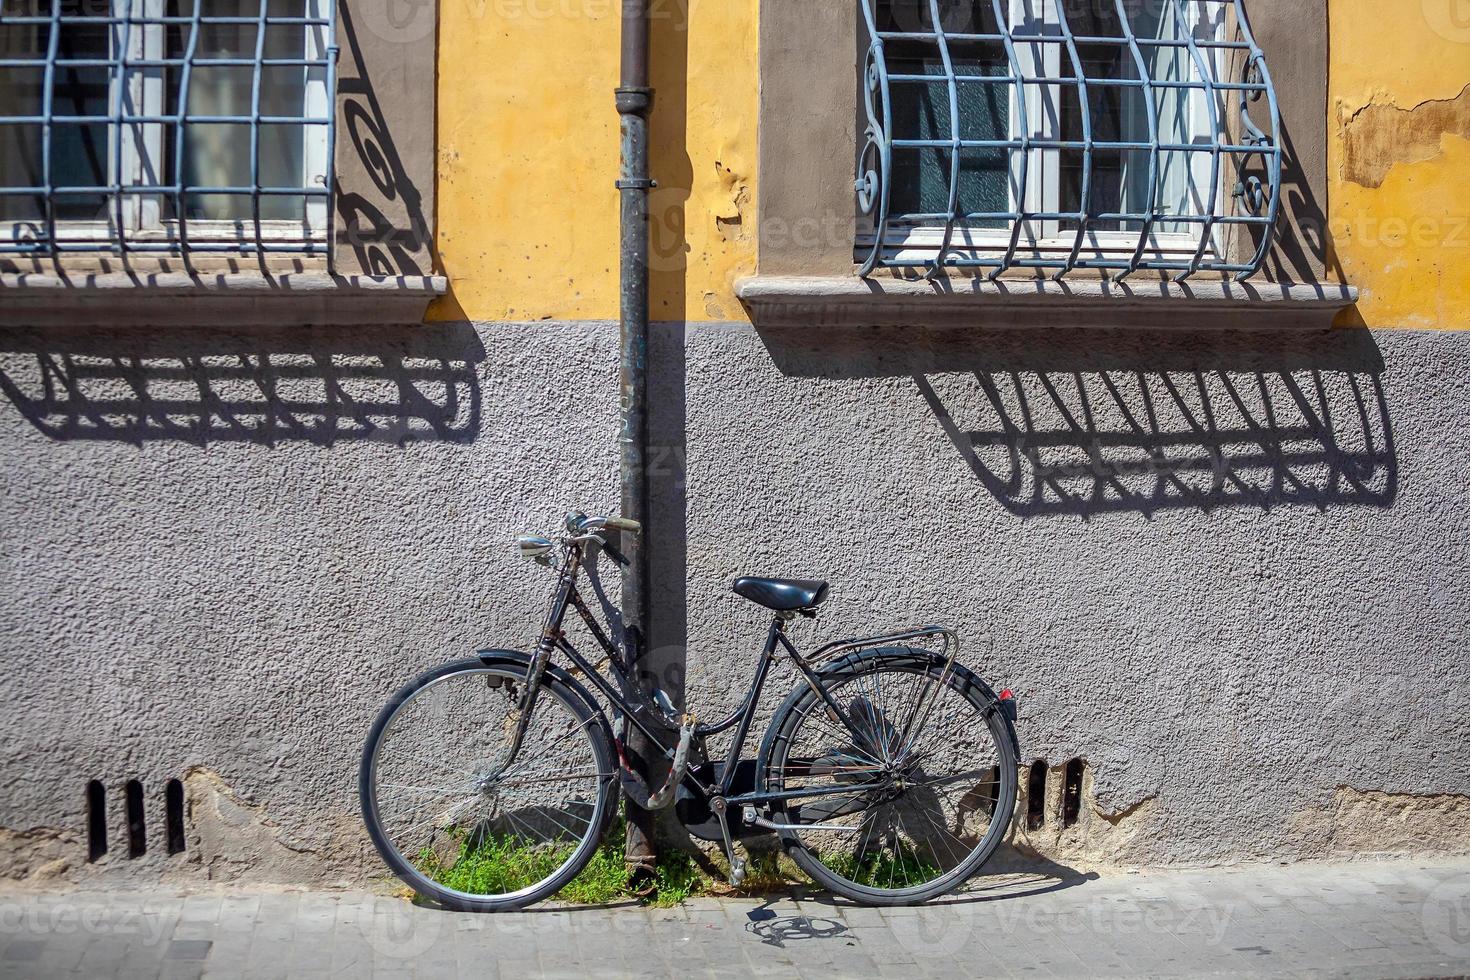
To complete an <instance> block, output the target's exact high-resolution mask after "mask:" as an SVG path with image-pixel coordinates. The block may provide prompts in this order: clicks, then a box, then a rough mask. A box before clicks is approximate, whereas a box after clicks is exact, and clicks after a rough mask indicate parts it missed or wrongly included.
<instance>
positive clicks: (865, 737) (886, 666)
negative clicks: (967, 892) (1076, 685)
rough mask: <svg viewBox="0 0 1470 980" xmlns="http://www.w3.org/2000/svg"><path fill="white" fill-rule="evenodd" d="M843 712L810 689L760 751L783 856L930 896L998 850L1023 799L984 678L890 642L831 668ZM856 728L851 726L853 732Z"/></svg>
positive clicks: (862, 888)
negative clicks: (834, 710) (779, 827)
mask: <svg viewBox="0 0 1470 980" xmlns="http://www.w3.org/2000/svg"><path fill="white" fill-rule="evenodd" d="M821 678H822V685H823V687H824V688H825V689H826V690H827V691H828V692H829V693H830V694H831V696H832V698H833V700H834V701H836V703H837V704H838V705H840V706H841V707H842V709H843V716H844V717H843V718H835V717H833V716H832V715H833V714H835V713H832V712H831V710H830V708H829V707H828V705H827V703H826V701H825V700H824V699H822V698H820V697H818V696H817V694H816V692H815V691H813V690H812V689H811V688H810V687H807V686H802V687H800V688H798V689H797V690H795V691H793V692H792V694H791V696H790V697H789V698H787V699H786V702H785V703H784V704H783V705H782V706H781V708H780V709H779V710H778V711H777V713H776V717H775V718H774V719H773V720H772V722H771V727H770V730H769V731H768V733H767V735H766V738H765V741H764V744H763V745H762V748H761V783H760V785H762V786H763V787H764V789H765V791H766V792H769V793H775V794H782V796H781V798H779V799H778V801H777V802H775V803H773V804H772V805H771V808H772V815H773V817H774V819H775V821H776V822H777V823H780V824H786V825H789V826H792V827H794V828H795V829H791V830H784V831H781V839H782V843H783V845H784V846H785V848H786V850H787V853H789V854H790V855H791V857H792V858H793V859H794V860H795V861H796V863H797V864H798V865H800V866H801V868H802V870H803V871H805V872H806V873H807V874H809V875H810V876H811V877H812V879H813V880H814V881H816V882H817V883H818V884H820V885H823V886H825V887H827V888H830V889H832V890H833V891H834V892H837V893H838V894H840V895H844V896H846V897H848V898H850V899H853V900H854V901H858V902H863V903H865V904H872V905H907V904H912V903H917V902H924V901H927V900H929V899H931V898H936V897H938V896H940V895H943V894H945V893H947V892H950V891H953V890H955V889H956V888H959V887H960V886H961V885H963V884H964V883H965V882H966V881H967V880H969V878H970V877H971V876H973V875H974V874H975V872H976V871H978V870H979V868H980V866H981V865H982V864H984V863H985V861H986V860H987V859H988V858H989V857H990V855H991V854H992V853H994V851H995V849H996V847H997V846H999V844H1000V842H1001V840H1002V838H1004V836H1005V833H1006V831H1007V829H1008V828H1009V826H1010V822H1011V815H1012V813H1013V812H1014V810H1015V805H1016V778H1017V761H1016V749H1015V734H1014V731H1013V729H1012V727H1011V723H1010V720H1009V719H1008V718H1007V717H1006V716H1005V713H1004V711H1002V710H1001V708H1000V706H999V703H998V702H997V701H996V699H995V696H994V695H993V694H992V693H991V691H990V689H989V688H987V687H986V686H985V685H984V683H983V682H981V681H980V679H979V678H977V677H976V676H975V675H974V674H972V673H971V672H970V671H969V670H967V669H965V668H964V667H963V666H961V665H959V664H955V665H953V666H952V667H949V668H948V669H946V665H945V662H944V661H943V659H942V658H940V657H938V656H936V655H935V654H933V653H931V652H929V651H927V650H919V649H911V648H906V647H889V648H882V649H877V650H868V651H865V652H862V653H855V654H851V655H849V656H847V657H845V658H843V659H842V660H839V661H837V662H835V663H834V664H832V665H830V666H828V667H827V668H825V669H824V670H823V671H822V673H821ZM849 723H850V726H849Z"/></svg>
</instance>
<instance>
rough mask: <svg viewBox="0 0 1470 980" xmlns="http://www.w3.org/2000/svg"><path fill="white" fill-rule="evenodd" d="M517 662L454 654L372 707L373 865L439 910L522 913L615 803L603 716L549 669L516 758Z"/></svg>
mask: <svg viewBox="0 0 1470 980" xmlns="http://www.w3.org/2000/svg"><path fill="white" fill-rule="evenodd" d="M526 666H527V665H526V662H525V660H524V659H523V658H520V657H511V656H498V657H487V658H483V659H476V660H461V661H457V662H455V663H450V664H446V665H444V666H443V667H439V668H437V669H435V670H431V671H429V672H427V673H425V674H422V675H420V676H419V677H417V678H415V679H414V680H413V681H411V682H410V683H409V684H407V685H406V686H405V687H404V688H403V689H401V690H400V691H398V693H396V694H395V695H394V696H393V697H392V699H391V700H389V702H388V704H387V705H386V706H384V708H383V710H382V711H381V712H380V713H379V714H378V718H377V721H376V722H375V723H374V724H373V728H372V732H371V733H370V734H369V736H368V740H367V744H366V745H364V746H363V753H362V766H361V770H360V774H359V781H358V791H359V795H360V796H361V801H362V810H363V818H364V820H365V821H366V823H367V829H368V834H369V836H370V837H371V838H372V840H373V843H374V845H376V846H377V849H378V852H379V853H380V854H381V855H382V857H383V860H384V861H386V862H387V863H388V866H389V867H390V868H392V869H393V872H394V874H396V875H398V877H399V878H401V879H402V880H403V881H404V882H405V883H406V884H407V885H409V887H411V888H413V889H414V891H416V892H418V893H419V894H420V895H423V896H426V897H428V898H431V899H433V900H434V901H437V902H439V903H440V904H442V905H445V906H448V907H450V908H454V909H458V910H461V911H466V912H494V911H504V910H511V909H519V908H524V907H525V906H527V905H530V904H532V903H534V902H538V901H540V900H542V899H544V898H548V897H550V896H551V895H553V894H555V893H556V892H557V891H558V890H560V889H561V888H562V887H563V886H565V885H566V884H567V883H568V882H570V881H571V880H572V879H573V878H574V877H576V875H577V873H578V872H579V871H581V870H582V868H583V867H584V866H586V864H587V862H588V861H589V860H591V858H592V855H593V853H594V852H595V851H596V849H597V845H598V843H599V841H600V840H601V838H602V834H603V832H604V831H605V830H606V828H607V825H608V821H609V820H610V819H611V818H612V815H613V811H614V808H615V807H616V803H617V795H616V787H617V765H616V763H615V762H614V758H613V753H612V749H611V746H610V744H609V735H608V732H607V730H606V729H607V723H606V721H605V720H604V718H603V716H602V715H601V713H599V712H597V711H596V710H595V709H594V708H593V707H592V706H590V705H588V704H587V701H586V699H585V698H584V697H583V696H582V695H581V694H580V693H579V692H578V691H576V690H574V689H573V688H572V686H571V685H570V684H569V683H567V682H566V681H565V680H563V679H559V678H557V677H555V676H553V675H552V673H551V672H550V671H548V673H547V674H546V675H545V676H544V677H543V680H542V688H541V692H540V694H539V696H538V697H537V699H536V704H535V707H534V708H533V710H532V714H531V720H530V724H529V725H528V727H527V730H526V733H525V738H524V740H523V741H522V743H521V746H520V749H519V750H518V751H517V752H516V753H515V755H514V757H513V758H511V757H510V749H511V740H512V737H513V733H514V730H515V727H516V724H517V721H518V718H519V714H520V703H521V697H522V695H523V694H524V692H525V679H526Z"/></svg>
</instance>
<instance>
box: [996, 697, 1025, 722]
mask: <svg viewBox="0 0 1470 980" xmlns="http://www.w3.org/2000/svg"><path fill="white" fill-rule="evenodd" d="M997 700H999V701H1000V710H1001V711H1004V712H1005V715H1006V717H1007V718H1009V719H1010V720H1011V724H1012V725H1014V724H1015V723H1016V716H1017V715H1018V714H1020V705H1018V704H1017V703H1016V696H1015V695H1014V694H1012V693H1011V689H1010V688H1006V689H1005V690H1004V691H1001V692H1000V694H999V696H998V697H997Z"/></svg>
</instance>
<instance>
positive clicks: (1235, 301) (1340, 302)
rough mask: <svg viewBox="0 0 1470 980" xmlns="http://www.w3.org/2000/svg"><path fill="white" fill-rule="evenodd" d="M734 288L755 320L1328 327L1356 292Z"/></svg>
mask: <svg viewBox="0 0 1470 980" xmlns="http://www.w3.org/2000/svg"><path fill="white" fill-rule="evenodd" d="M735 294H736V295H737V296H738V297H739V298H740V301H741V302H742V303H743V304H744V305H745V308H746V311H747V312H748V313H749V314H750V317H751V320H752V322H753V323H754V324H755V325H756V326H757V327H843V326H970V327H980V328H1003V327H1004V328H1026V327H1051V328H1058V327H1063V328H1064V327H1098V328H1105V327H1112V328H1118V327H1125V328H1144V329H1171V330H1231V329H1267V330H1275V329H1283V328H1284V329H1292V328H1321V329H1325V328H1327V327H1330V326H1331V325H1332V320H1333V318H1334V316H1335V315H1336V314H1337V312H1338V311H1339V310H1342V309H1344V308H1345V307H1348V306H1351V305H1352V304H1354V303H1356V302H1357V299H1358V291H1357V290H1356V289H1354V288H1353V287H1351V286H1341V285H1336V284H1324V285H1295V284H1287V285H1284V284H1279V283H1267V282H1247V283H1238V282H1235V281H1233V280H1220V279H1209V280H1206V279H1195V280H1190V281H1188V282H1185V283H1175V282H1172V281H1161V280H1157V279H1143V278H1134V279H1129V280H1124V281H1123V282H1121V283H1117V282H1112V281H1109V280H1101V279H1085V280H1083V279H1078V280H1064V281H1062V282H1054V281H1052V280H1050V279H1002V280H999V281H996V282H990V281H988V280H986V279H939V280H937V281H935V282H928V281H926V280H922V279H919V280H913V279H899V278H869V279H860V278H858V277H856V276H749V277H746V278H744V279H740V280H738V281H737V282H736V283H735Z"/></svg>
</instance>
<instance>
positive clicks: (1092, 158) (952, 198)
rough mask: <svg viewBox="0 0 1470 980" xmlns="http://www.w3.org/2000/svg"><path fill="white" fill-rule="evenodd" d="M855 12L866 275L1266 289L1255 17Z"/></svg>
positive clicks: (1043, 3)
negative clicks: (863, 46) (860, 59)
mask: <svg viewBox="0 0 1470 980" xmlns="http://www.w3.org/2000/svg"><path fill="white" fill-rule="evenodd" d="M861 7H862V11H863V18H864V22H865V25H866V28H867V40H868V45H869V46H868V53H867V58H866V62H865V65H864V67H863V74H862V77H861V80H860V87H861V89H862V92H863V95H864V99H863V104H862V108H861V110H860V111H861V112H863V113H864V114H865V116H866V122H867V127H866V136H865V139H864V140H863V145H862V146H861V148H860V150H859V154H858V166H857V180H856V191H857V199H858V207H859V210H860V212H861V213H862V215H864V216H865V218H866V221H865V223H864V226H860V234H859V238H858V259H859V262H860V270H859V275H863V276H866V275H869V274H870V273H871V272H873V270H874V269H877V268H880V267H882V268H910V269H912V268H920V269H923V270H924V271H925V273H926V275H927V276H928V277H930V278H933V277H937V276H939V275H940V274H941V273H942V272H943V270H945V269H946V268H957V269H973V270H978V271H988V274H989V277H990V278H991V279H995V278H997V277H999V276H1000V275H1001V274H1003V273H1005V272H1006V271H1007V270H1010V269H1014V268H1021V269H1037V270H1050V271H1051V272H1052V273H1053V276H1054V278H1056V279H1061V278H1062V277H1063V276H1065V275H1066V274H1067V273H1068V272H1071V271H1072V270H1074V269H1096V270H1105V271H1106V273H1107V274H1111V275H1113V276H1114V277H1115V278H1117V279H1122V278H1124V277H1126V276H1128V275H1130V274H1132V273H1135V272H1138V271H1140V270H1156V271H1159V272H1163V273H1169V274H1172V275H1173V278H1174V279H1175V280H1176V281H1179V282H1183V281H1185V280H1187V279H1188V278H1189V277H1190V276H1193V275H1196V274H1198V273H1217V274H1233V275H1234V276H1235V277H1236V278H1237V279H1240V280H1244V279H1247V278H1249V277H1250V276H1251V275H1252V274H1253V273H1255V272H1257V271H1258V270H1259V268H1260V266H1261V264H1262V262H1263V261H1264V259H1265V257H1266V255H1267V253H1268V252H1269V250H1270V246H1271V240H1272V235H1273V230H1274V227H1275V223H1276V218H1277V214H1278V211H1279V208H1280V194H1281V169H1282V149H1281V145H1280V140H1279V134H1280V132H1281V123H1280V114H1279V110H1278V107H1277V101H1276V93H1275V90H1274V88H1273V87H1272V84H1271V75H1270V72H1269V70H1268V69H1267V67H1266V61H1265V57H1264V55H1263V54H1262V51H1261V49H1260V47H1259V45H1258V44H1257V43H1256V40H1255V37H1254V36H1253V35H1252V33H1251V28H1250V23H1249V21H1248V19H1247V17H1246V11H1245V9H1244V6H1243V0H861ZM1262 102H1264V106H1262V105H1261V103H1262ZM1262 108H1264V110H1265V112H1264V114H1263V113H1262V111H1261V110H1262ZM1263 115H1264V116H1266V117H1268V121H1266V122H1265V125H1264V126H1262V125H1261V124H1260V123H1259V122H1258V118H1259V117H1261V116H1263ZM1237 235H1249V236H1250V238H1249V240H1247V241H1245V242H1244V244H1243V245H1242V246H1241V247H1239V248H1238V249H1236V248H1232V246H1233V244H1234V243H1233V242H1232V240H1231V239H1232V236H1237ZM1232 254H1233V255H1234V258H1232V257H1231V256H1232Z"/></svg>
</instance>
